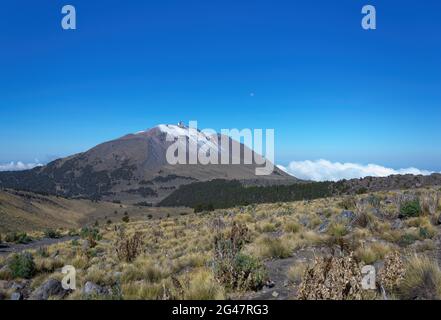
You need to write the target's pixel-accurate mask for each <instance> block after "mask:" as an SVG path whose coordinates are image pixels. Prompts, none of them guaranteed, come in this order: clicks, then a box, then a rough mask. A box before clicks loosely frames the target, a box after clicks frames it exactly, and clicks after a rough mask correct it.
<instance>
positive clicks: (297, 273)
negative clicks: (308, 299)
mask: <svg viewBox="0 0 441 320" xmlns="http://www.w3.org/2000/svg"><path fill="white" fill-rule="evenodd" d="M305 270H306V266H305V265H304V264H295V265H293V266H291V267H290V268H289V269H288V274H287V275H288V279H289V281H291V283H294V284H299V283H300V282H301V281H302V277H303V274H304V273H305Z"/></svg>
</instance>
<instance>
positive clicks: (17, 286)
mask: <svg viewBox="0 0 441 320" xmlns="http://www.w3.org/2000/svg"><path fill="white" fill-rule="evenodd" d="M9 288H10V289H12V290H14V291H18V290H21V289H23V288H24V285H23V284H21V283H19V282H12V283H11V285H10V287H9Z"/></svg>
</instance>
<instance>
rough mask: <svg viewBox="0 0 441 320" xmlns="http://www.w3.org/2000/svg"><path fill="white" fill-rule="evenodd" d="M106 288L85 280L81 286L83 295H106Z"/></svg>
mask: <svg viewBox="0 0 441 320" xmlns="http://www.w3.org/2000/svg"><path fill="white" fill-rule="evenodd" d="M108 293H109V292H108V290H107V289H106V288H103V287H101V286H99V285H97V284H95V283H93V282H90V281H88V282H86V284H85V285H84V288H83V294H85V295H106V294H108Z"/></svg>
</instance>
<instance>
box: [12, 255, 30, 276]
mask: <svg viewBox="0 0 441 320" xmlns="http://www.w3.org/2000/svg"><path fill="white" fill-rule="evenodd" d="M8 265H9V269H10V270H11V273H12V276H13V277H14V278H24V279H30V278H32V277H33V276H34V275H35V272H36V268H35V262H34V257H33V256H32V254H30V253H28V252H25V253H20V254H14V255H13V256H12V258H11V261H10V262H9V264H8Z"/></svg>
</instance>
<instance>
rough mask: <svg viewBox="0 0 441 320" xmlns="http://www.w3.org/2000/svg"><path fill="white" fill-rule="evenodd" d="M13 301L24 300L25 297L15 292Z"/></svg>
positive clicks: (12, 296) (12, 295)
mask: <svg viewBox="0 0 441 320" xmlns="http://www.w3.org/2000/svg"><path fill="white" fill-rule="evenodd" d="M11 300H15V301H17V300H23V295H22V294H21V293H20V292H14V293H13V294H11Z"/></svg>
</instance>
